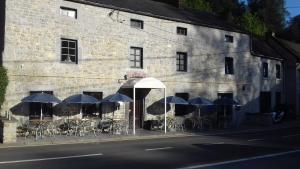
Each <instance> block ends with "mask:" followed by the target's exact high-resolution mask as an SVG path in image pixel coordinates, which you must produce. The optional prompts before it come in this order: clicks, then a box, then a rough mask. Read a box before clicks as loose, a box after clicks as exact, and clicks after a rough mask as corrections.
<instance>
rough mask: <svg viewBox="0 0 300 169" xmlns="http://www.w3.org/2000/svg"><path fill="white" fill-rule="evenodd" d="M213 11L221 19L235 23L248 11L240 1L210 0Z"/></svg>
mask: <svg viewBox="0 0 300 169" xmlns="http://www.w3.org/2000/svg"><path fill="white" fill-rule="evenodd" d="M210 2H211V4H212V6H213V11H214V12H215V13H216V14H217V15H218V16H220V17H221V18H223V19H225V20H227V21H229V22H233V21H234V20H235V18H237V17H239V16H241V15H242V14H243V13H244V12H245V9H246V6H245V4H244V3H243V2H240V1H239V0H210Z"/></svg>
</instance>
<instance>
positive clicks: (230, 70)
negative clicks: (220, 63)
mask: <svg viewBox="0 0 300 169" xmlns="http://www.w3.org/2000/svg"><path fill="white" fill-rule="evenodd" d="M225 74H230V75H233V74H234V64H233V58H232V57H225Z"/></svg>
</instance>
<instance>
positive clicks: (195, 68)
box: [1, 0, 282, 120]
mask: <svg viewBox="0 0 300 169" xmlns="http://www.w3.org/2000/svg"><path fill="white" fill-rule="evenodd" d="M60 7H69V8H74V9H76V10H77V18H76V19H74V18H70V17H67V16H62V15H61V14H60ZM130 19H138V20H142V21H143V22H144V29H142V30H139V29H135V28H132V27H130ZM178 26H180V27H184V28H187V36H182V35H177V34H176V28H177V27H178ZM225 35H230V36H233V38H234V41H233V43H226V42H224V38H225ZM61 38H67V39H74V40H77V42H78V64H67V63H63V62H61ZM130 47H140V48H143V69H133V68H130V61H129V60H130ZM177 52H186V53H187V58H188V59H187V60H188V63H187V72H178V71H176V53H177ZM225 57H232V58H233V60H234V74H233V75H228V74H225ZM263 61H264V62H268V65H269V78H267V79H264V78H262V73H261V72H262V62H263ZM276 64H282V63H281V62H280V61H277V60H270V59H263V58H260V57H255V56H252V55H251V53H250V37H249V35H247V34H243V33H237V32H230V31H225V30H220V29H215V28H209V27H203V26H196V25H192V24H186V23H181V22H175V21H169V20H163V19H158V18H154V17H149V16H144V15H138V14H133V13H128V12H123V11H118V10H115V11H114V12H113V11H112V9H108V8H101V7H96V6H91V5H84V4H79V3H74V2H68V1H63V0H7V2H6V26H5V49H4V58H3V65H4V66H5V67H6V68H7V69H8V75H9V85H8V88H7V93H6V101H5V103H4V105H3V108H2V111H1V113H2V114H4V113H5V112H7V111H11V108H12V107H15V106H16V105H18V104H19V103H20V101H21V99H22V98H24V97H25V96H28V95H29V92H30V91H53V92H54V95H55V96H57V97H58V98H60V99H64V98H66V97H68V96H71V95H73V94H78V93H82V92H83V91H97V92H103V95H104V97H105V96H108V95H110V94H113V93H115V92H117V91H118V90H119V89H120V87H121V86H122V84H123V83H125V82H126V81H125V80H122V79H123V77H124V75H126V74H128V73H130V72H141V73H143V74H146V75H147V76H148V77H154V78H156V79H159V80H161V81H162V82H163V83H164V84H165V85H166V86H167V95H174V94H175V93H189V97H190V98H193V97H196V96H202V97H206V98H208V99H211V100H215V99H216V98H217V97H218V93H233V95H234V98H235V99H237V100H239V101H240V102H241V103H242V104H243V105H244V107H245V111H246V112H259V95H260V92H261V91H271V92H272V97H273V94H274V93H275V92H280V91H282V82H281V80H278V79H276V77H275V74H276V71H275V65H276ZM120 79H121V80H120ZM162 93H163V91H162V90H159V89H154V90H151V92H150V93H149V94H148V95H147V97H146V99H145V105H146V108H147V106H150V105H152V104H153V103H154V102H156V101H158V100H159V99H161V98H162V97H163V94H162ZM274 104H275V100H274V97H273V98H272V105H273V106H274ZM123 108H127V109H128V106H127V107H126V106H125V107H122V106H121V108H120V110H119V111H117V112H115V113H116V114H117V116H118V114H119V115H120V116H121V115H122V113H121V112H123V111H124V110H123ZM146 108H145V110H147V109H146ZM21 110H22V109H21ZM21 110H20V111H21ZM13 115H14V117H16V118H17V119H19V120H20V119H24V118H25V119H26V118H27V117H26V116H24V115H22V113H21V112H20V113H17V114H13ZM151 118H153V117H152V116H151V115H148V114H147V112H145V120H146V119H151Z"/></svg>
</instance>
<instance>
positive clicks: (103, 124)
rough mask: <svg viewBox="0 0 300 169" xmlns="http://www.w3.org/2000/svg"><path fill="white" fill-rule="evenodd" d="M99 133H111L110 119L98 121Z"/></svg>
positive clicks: (111, 124)
mask: <svg viewBox="0 0 300 169" xmlns="http://www.w3.org/2000/svg"><path fill="white" fill-rule="evenodd" d="M99 127H100V130H101V132H107V133H112V132H113V131H112V129H113V120H112V119H104V120H101V121H100V124H99Z"/></svg>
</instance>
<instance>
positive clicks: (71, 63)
mask: <svg viewBox="0 0 300 169" xmlns="http://www.w3.org/2000/svg"><path fill="white" fill-rule="evenodd" d="M60 63H63V64H69V65H78V63H76V62H64V61H60Z"/></svg>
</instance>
